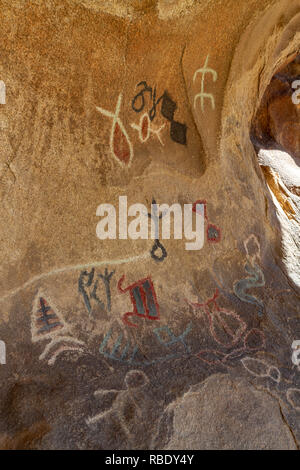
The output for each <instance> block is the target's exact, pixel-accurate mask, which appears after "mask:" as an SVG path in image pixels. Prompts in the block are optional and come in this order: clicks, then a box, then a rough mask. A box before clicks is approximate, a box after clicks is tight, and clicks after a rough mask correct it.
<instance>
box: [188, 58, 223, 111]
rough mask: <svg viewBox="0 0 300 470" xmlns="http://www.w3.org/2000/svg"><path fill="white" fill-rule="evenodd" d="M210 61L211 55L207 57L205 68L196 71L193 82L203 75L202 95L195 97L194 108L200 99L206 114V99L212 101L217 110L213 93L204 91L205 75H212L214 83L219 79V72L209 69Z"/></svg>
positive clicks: (202, 109) (198, 94)
mask: <svg viewBox="0 0 300 470" xmlns="http://www.w3.org/2000/svg"><path fill="white" fill-rule="evenodd" d="M208 59H209V55H207V57H206V59H205V64H204V67H201V68H200V69H198V70H196V72H195V73H194V77H193V82H195V80H196V78H197V75H198V73H201V74H202V77H201V91H200V93H197V95H195V97H194V108H196V102H197V99H198V98H200V102H201V111H202V113H203V112H204V98H207V99H210V100H211V105H212V108H213V109H215V98H214V96H213V95H212V94H211V93H205V91H204V80H205V74H207V73H211V74H212V78H213V81H214V82H215V81H216V80H217V78H218V74H217V72H216V71H215V70H213V69H210V68H209V67H207V65H208Z"/></svg>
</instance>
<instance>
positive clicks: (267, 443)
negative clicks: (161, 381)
mask: <svg viewBox="0 0 300 470" xmlns="http://www.w3.org/2000/svg"><path fill="white" fill-rule="evenodd" d="M170 415H172V419H171V417H170ZM220 416H222V421H221V420H220V419H219V418H218V417H220ZM168 420H169V422H171V426H170V427H169V429H168V428H167V429H163V425H162V423H167V422H168ZM162 423H161V426H160V434H159V438H160V439H165V440H166V437H168V438H169V440H168V441H167V442H166V449H168V450H172V449H188V450H194V449H206V450H207V449H216V450H218V449H224V450H225V449H242V450H245V449H252V450H263V449H289V450H293V449H297V444H296V443H295V439H294V436H293V432H292V431H291V430H290V429H289V427H288V426H287V425H286V423H285V422H284V420H283V419H282V412H281V409H280V405H279V403H278V402H276V400H274V398H273V397H272V396H270V395H269V394H268V393H266V392H264V391H260V390H259V389H257V388H255V387H253V385H251V384H249V382H248V383H247V382H246V381H245V380H241V379H239V380H237V379H232V378H230V377H229V376H227V375H223V374H217V375H212V376H210V377H209V378H208V379H207V380H205V381H204V382H202V383H201V384H200V385H197V386H194V387H191V389H190V390H189V391H188V392H187V393H185V394H184V396H183V397H182V398H180V399H178V400H177V401H176V402H175V403H171V405H169V406H168V408H167V410H166V411H165V413H164V415H163V417H162ZM250 435H252V438H251V440H249V436H250ZM160 439H159V440H160Z"/></svg>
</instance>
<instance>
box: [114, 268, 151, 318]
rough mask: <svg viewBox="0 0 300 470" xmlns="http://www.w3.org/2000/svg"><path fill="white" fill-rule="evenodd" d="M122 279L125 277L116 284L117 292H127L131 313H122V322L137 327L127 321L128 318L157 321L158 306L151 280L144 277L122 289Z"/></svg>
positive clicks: (122, 278)
mask: <svg viewBox="0 0 300 470" xmlns="http://www.w3.org/2000/svg"><path fill="white" fill-rule="evenodd" d="M124 279H125V275H123V276H122V277H121V278H120V280H119V282H118V290H119V291H120V292H122V293H123V294H124V293H125V292H127V291H129V292H130V298H131V302H132V305H133V312H126V313H124V315H123V322H124V323H125V324H126V325H129V326H134V327H137V325H135V324H134V323H131V322H130V321H129V320H128V317H131V316H137V317H144V318H148V319H149V320H159V317H160V313H159V305H158V302H157V299H156V294H155V290H154V286H153V282H152V280H151V278H150V277H146V278H145V279H141V280H140V281H137V282H135V283H134V284H131V285H130V286H128V287H126V288H125V289H123V288H122V283H123V281H124Z"/></svg>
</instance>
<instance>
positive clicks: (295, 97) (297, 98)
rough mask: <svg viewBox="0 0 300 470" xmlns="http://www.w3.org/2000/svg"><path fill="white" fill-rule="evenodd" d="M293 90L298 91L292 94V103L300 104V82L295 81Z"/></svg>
mask: <svg viewBox="0 0 300 470" xmlns="http://www.w3.org/2000/svg"><path fill="white" fill-rule="evenodd" d="M292 88H293V90H295V89H296V91H294V93H293V94H292V102H293V103H294V104H300V80H295V81H293V83H292Z"/></svg>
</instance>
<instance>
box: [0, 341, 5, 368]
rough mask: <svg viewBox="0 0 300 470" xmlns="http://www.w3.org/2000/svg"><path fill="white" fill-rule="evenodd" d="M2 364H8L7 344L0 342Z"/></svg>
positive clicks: (0, 362) (0, 361)
mask: <svg viewBox="0 0 300 470" xmlns="http://www.w3.org/2000/svg"><path fill="white" fill-rule="evenodd" d="M0 364H3V365H4V364H6V344H5V343H4V341H0Z"/></svg>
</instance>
